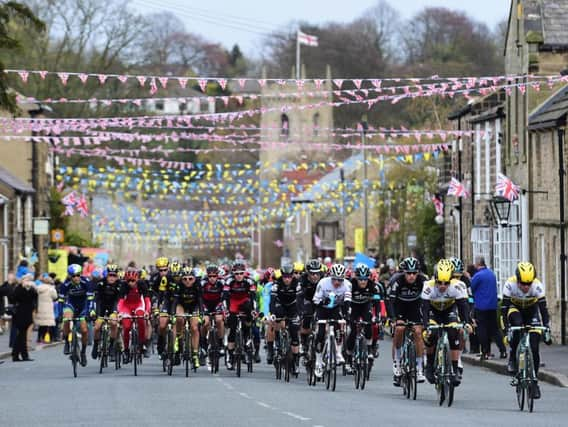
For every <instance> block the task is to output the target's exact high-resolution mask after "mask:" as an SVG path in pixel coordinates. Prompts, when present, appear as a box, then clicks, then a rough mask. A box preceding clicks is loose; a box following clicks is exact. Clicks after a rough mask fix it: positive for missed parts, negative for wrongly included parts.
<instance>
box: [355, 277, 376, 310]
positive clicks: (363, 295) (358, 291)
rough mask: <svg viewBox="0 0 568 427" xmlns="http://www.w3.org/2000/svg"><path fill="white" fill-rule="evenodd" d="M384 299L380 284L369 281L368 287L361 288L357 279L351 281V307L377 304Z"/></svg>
mask: <svg viewBox="0 0 568 427" xmlns="http://www.w3.org/2000/svg"><path fill="white" fill-rule="evenodd" d="M381 299H382V292H381V291H380V289H379V284H378V283H375V282H373V281H371V280H369V281H367V286H365V287H364V288H361V287H360V286H359V284H358V283H357V279H351V307H354V306H355V305H363V304H369V303H373V304H376V303H378V302H379V301H380V300H381Z"/></svg>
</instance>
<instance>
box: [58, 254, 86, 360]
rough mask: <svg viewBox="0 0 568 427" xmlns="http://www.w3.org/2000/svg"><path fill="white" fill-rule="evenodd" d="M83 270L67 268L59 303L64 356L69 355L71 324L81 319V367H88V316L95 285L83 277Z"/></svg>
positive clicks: (77, 267) (74, 267)
mask: <svg viewBox="0 0 568 427" xmlns="http://www.w3.org/2000/svg"><path fill="white" fill-rule="evenodd" d="M81 272H82V268H81V266H80V265H78V264H71V265H70V266H69V267H68V268H67V273H69V276H68V278H67V280H66V281H65V282H64V283H63V284H62V285H61V287H60V289H59V302H60V303H61V304H62V305H63V335H64V336H65V345H64V347H63V354H69V340H68V337H69V331H70V329H71V328H70V325H69V322H70V321H71V319H73V318H79V319H80V320H79V322H80V324H79V327H80V330H81V360H80V363H81V366H87V354H86V350H87V337H88V332H87V320H86V319H87V316H88V315H89V313H90V312H92V311H93V309H94V296H93V285H92V283H91V281H89V280H88V279H87V278H86V277H83V276H81Z"/></svg>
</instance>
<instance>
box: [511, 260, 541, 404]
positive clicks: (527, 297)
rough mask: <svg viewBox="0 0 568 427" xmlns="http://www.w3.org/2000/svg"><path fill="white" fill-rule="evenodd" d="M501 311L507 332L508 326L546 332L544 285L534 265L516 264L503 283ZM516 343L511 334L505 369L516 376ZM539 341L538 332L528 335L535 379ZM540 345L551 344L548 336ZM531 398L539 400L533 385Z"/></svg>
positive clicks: (516, 335)
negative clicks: (537, 328) (537, 329)
mask: <svg viewBox="0 0 568 427" xmlns="http://www.w3.org/2000/svg"><path fill="white" fill-rule="evenodd" d="M501 311H502V314H503V319H505V322H506V327H507V328H508V327H509V326H523V325H531V326H540V325H544V326H545V327H546V328H550V323H549V322H550V317H549V315H548V308H547V306H546V297H545V295H544V284H543V283H541V281H540V280H538V279H537V277H536V271H535V268H534V265H533V264H531V263H530V262H519V263H518V264H517V268H516V269H515V275H514V276H512V277H510V278H509V279H508V280H507V281H506V282H505V286H504V287H503V303H502V305H501ZM539 315H540V316H539ZM519 340H520V333H519V331H515V332H514V333H513V334H512V337H511V340H510V346H511V351H510V353H509V363H508V365H507V370H508V371H509V372H510V373H511V374H516V373H517V346H518V345H519ZM539 341H540V331H538V332H536V331H535V332H530V345H531V350H532V354H533V358H534V371H535V376H536V377H537V378H538V370H539V367H540V353H539V348H538V347H539ZM544 342H545V344H547V345H550V344H552V341H551V339H550V334H548V333H546V334H545V340H544ZM533 398H535V399H540V387H539V386H538V384H535V387H534V389H533Z"/></svg>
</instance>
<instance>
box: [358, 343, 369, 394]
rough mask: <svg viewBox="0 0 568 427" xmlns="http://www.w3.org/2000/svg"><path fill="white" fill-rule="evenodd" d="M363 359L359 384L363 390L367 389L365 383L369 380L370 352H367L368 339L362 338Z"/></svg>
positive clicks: (360, 362)
mask: <svg viewBox="0 0 568 427" xmlns="http://www.w3.org/2000/svg"><path fill="white" fill-rule="evenodd" d="M361 346H362V347H361V360H360V361H359V364H360V366H361V384H360V385H359V386H360V388H361V390H365V384H366V382H367V371H368V369H369V368H368V367H369V361H368V356H369V355H368V354H367V341H366V340H365V339H364V338H363V337H362V338H361Z"/></svg>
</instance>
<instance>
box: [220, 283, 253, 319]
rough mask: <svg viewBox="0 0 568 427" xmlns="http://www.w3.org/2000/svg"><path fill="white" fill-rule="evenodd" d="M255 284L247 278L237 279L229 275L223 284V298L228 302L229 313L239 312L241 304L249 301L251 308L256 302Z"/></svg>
mask: <svg viewBox="0 0 568 427" xmlns="http://www.w3.org/2000/svg"><path fill="white" fill-rule="evenodd" d="M255 294H256V285H255V284H254V282H253V281H252V280H251V279H249V278H248V277H247V278H243V279H242V280H240V281H237V280H236V279H235V278H234V277H229V278H228V279H227V281H226V282H225V284H224V286H223V300H224V301H227V302H228V303H229V311H230V312H231V313H235V314H236V313H239V312H240V311H241V310H242V308H241V307H242V306H243V304H245V303H247V302H250V308H251V309H253V308H254V305H255V303H256V298H255Z"/></svg>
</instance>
